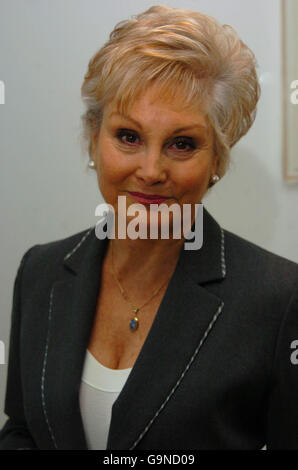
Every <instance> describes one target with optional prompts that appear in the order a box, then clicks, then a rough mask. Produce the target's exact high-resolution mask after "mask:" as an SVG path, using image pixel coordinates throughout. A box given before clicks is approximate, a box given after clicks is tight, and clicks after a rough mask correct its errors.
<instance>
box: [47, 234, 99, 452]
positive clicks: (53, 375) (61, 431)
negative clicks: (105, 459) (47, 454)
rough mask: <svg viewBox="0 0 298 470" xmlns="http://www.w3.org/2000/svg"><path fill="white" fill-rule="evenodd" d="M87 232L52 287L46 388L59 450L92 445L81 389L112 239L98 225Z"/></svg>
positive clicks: (49, 419) (53, 437) (54, 440)
mask: <svg viewBox="0 0 298 470" xmlns="http://www.w3.org/2000/svg"><path fill="white" fill-rule="evenodd" d="M86 235H87V236H86V239H85V240H84V241H83V242H82V240H81V244H79V245H78V246H77V247H75V248H74V250H72V252H70V253H69V254H67V255H66V257H65V258H64V264H65V268H64V272H63V276H62V280H61V279H60V280H57V281H56V282H55V284H54V285H53V288H52V302H51V306H52V308H51V310H52V311H51V316H50V318H49V334H48V336H49V343H48V351H47V363H46V367H45V383H44V389H45V396H46V397H48V399H47V400H45V411H46V412H45V418H46V421H47V423H48V427H49V432H50V435H51V440H52V444H53V446H54V447H55V448H57V449H87V442H86V437H85V433H84V429H83V423H82V417H81V413H80V406H79V389H80V384H81V376H82V372H83V366H84V359H85V354H86V349H87V347H88V343H89V338H90V334H91V329H92V325H93V320H94V315H95V310H96V302H97V295H98V289H99V287H100V273H101V263H102V259H103V256H104V252H105V249H106V246H107V241H108V240H98V239H97V238H96V237H95V234H94V228H92V229H91V230H90V231H89V232H88V234H86Z"/></svg>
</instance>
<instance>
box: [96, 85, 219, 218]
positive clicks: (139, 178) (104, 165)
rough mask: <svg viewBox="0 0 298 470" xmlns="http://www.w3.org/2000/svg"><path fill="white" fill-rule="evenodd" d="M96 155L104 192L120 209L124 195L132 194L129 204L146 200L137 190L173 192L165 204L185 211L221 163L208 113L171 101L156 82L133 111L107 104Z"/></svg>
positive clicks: (99, 182) (104, 195)
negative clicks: (122, 111) (124, 112)
mask: <svg viewBox="0 0 298 470" xmlns="http://www.w3.org/2000/svg"><path fill="white" fill-rule="evenodd" d="M91 155H92V158H93V160H94V161H95V164H96V171H97V177H98V184H99V188H100V190H101V193H102V196H103V198H104V200H105V201H106V202H107V203H109V204H111V205H112V206H113V207H114V209H115V213H116V214H117V200H118V196H126V209H127V208H128V206H130V205H131V204H133V203H144V202H143V200H142V199H140V198H139V197H137V196H134V195H132V194H131V192H137V193H143V194H145V195H151V196H152V195H160V196H163V197H167V198H168V199H166V200H165V201H164V203H165V204H167V205H168V206H170V205H171V204H173V203H176V204H179V206H180V207H181V214H182V208H183V205H184V204H191V205H192V207H193V208H194V205H195V204H198V203H200V202H201V200H202V198H203V196H204V194H205V193H206V191H207V189H208V184H209V181H210V178H211V176H212V175H213V174H215V173H216V166H217V159H216V157H215V155H214V154H213V139H212V136H211V133H208V129H207V120H206V119H205V116H204V114H203V112H201V111H199V110H197V109H196V110H195V109H187V110H186V109H183V108H182V107H181V106H179V105H178V103H177V102H175V101H173V102H172V103H170V104H169V103H166V102H165V101H164V100H163V99H162V98H161V97H159V95H158V93H154V88H152V87H151V88H148V90H147V91H146V93H145V94H144V95H143V96H142V97H141V98H140V99H138V100H137V101H135V102H134V104H133V106H132V107H131V109H130V112H129V116H128V115H125V116H124V115H120V114H119V113H118V111H117V109H116V107H115V105H114V104H113V102H111V103H109V104H108V105H106V106H105V109H104V112H103V119H102V123H101V127H100V130H99V131H98V132H97V133H94V134H93V137H92V154H91ZM152 203H154V201H152ZM145 207H146V211H148V209H149V207H150V206H149V205H146V204H145ZM146 211H145V212H146ZM145 215H146V214H145ZM128 220H129V217H128ZM148 220H149V217H148ZM148 220H147V215H146V221H147V222H148Z"/></svg>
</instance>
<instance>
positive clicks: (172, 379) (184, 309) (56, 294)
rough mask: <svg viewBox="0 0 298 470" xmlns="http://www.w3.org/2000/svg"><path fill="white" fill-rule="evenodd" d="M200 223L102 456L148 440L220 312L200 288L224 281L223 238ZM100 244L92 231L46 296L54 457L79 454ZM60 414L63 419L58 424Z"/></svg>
mask: <svg viewBox="0 0 298 470" xmlns="http://www.w3.org/2000/svg"><path fill="white" fill-rule="evenodd" d="M203 222H204V231H203V237H204V238H203V246H202V248H201V249H200V250H193V251H192V250H189V251H186V250H182V251H181V255H180V258H179V261H178V263H177V265H176V268H175V271H174V274H173V276H172V278H171V280H170V283H169V285H168V288H167V290H166V293H165V295H164V298H163V300H162V302H161V304H160V307H159V309H158V311H157V314H156V316H155V319H154V322H153V325H152V327H151V329H150V331H149V334H148V336H147V338H146V340H145V343H144V345H143V347H142V349H141V351H140V354H139V356H138V358H137V360H136V362H135V364H134V367H133V368H132V370H131V372H130V375H129V376H128V379H127V381H126V382H125V385H124V387H123V389H122V390H121V392H120V394H119V396H118V398H117V400H116V401H115V402H114V404H113V407H112V416H111V424H110V431H109V436H108V443H107V449H115V450H116V449H121V450H123V449H134V448H135V447H137V446H139V445H140V444H141V443H142V440H143V439H144V438H146V435H147V433H148V432H149V436H150V428H151V425H152V424H153V422H154V421H155V420H156V419H158V418H159V415H160V413H162V410H163V408H164V407H165V406H166V404H167V403H168V400H169V398H170V397H172V395H174V394H175V391H176V389H177V388H178V387H179V385H180V383H181V382H182V380H183V377H184V375H185V373H186V372H187V371H188V369H189V368H190V366H191V363H192V362H193V361H194V360H195V359H196V358H197V356H198V354H199V352H200V350H201V348H202V347H203V346H204V343H205V342H206V340H207V337H208V334H209V332H210V330H211V328H213V327H214V325H215V322H216V320H217V318H218V316H219V314H220V313H221V311H222V308H223V302H222V300H221V299H220V298H218V297H217V296H215V295H214V294H212V293H211V292H209V291H208V290H207V289H205V288H204V287H203V286H202V284H206V283H208V282H212V281H217V280H220V279H223V278H224V277H225V274H226V273H225V260H224V239H223V230H222V229H221V228H220V226H219V225H218V224H217V222H216V221H215V220H214V219H213V217H211V215H210V214H209V213H208V212H207V210H206V209H205V208H204V215H203ZM108 242H109V240H108V239H106V240H99V239H97V238H96V235H95V232H94V228H92V229H90V230H89V231H88V232H86V233H85V235H84V237H82V239H81V240H80V242H79V243H78V244H77V245H76V246H75V247H74V248H73V249H72V250H71V252H70V253H68V254H67V255H66V256H65V258H64V265H65V267H66V268H67V269H66V270H65V276H64V277H63V279H62V280H61V279H59V280H57V282H56V283H55V284H54V286H53V288H52V292H51V296H52V299H51V315H49V325H48V331H49V347H48V351H47V364H46V367H45V374H44V377H43V379H44V389H45V396H47V397H48V401H47V402H45V403H44V414H45V416H46V417H47V425H48V428H49V432H50V435H51V441H52V445H53V447H55V448H58V449H59V448H60V449H62V448H64V449H86V448H87V442H86V436H85V434H84V430H83V423H82V417H81V413H80V405H79V388H80V383H81V375H82V371H83V365H84V359H85V354H86V348H87V347H88V343H89V338H90V335H91V330H92V326H93V319H94V314H95V310H96V302H97V296H98V289H99V286H100V272H101V264H102V261H103V256H104V254H105V250H106V248H107V246H108ZM73 274H75V276H74V275H73ZM57 364H59V367H57ZM61 371H63V383H61V374H62V372H61ZM148 381H149V385H150V386H149V387H148ZM53 388H54V389H55V394H54V393H52V392H53ZM47 389H48V390H47ZM54 397H55V398H54ZM60 404H61V405H60ZM65 404H67V405H65ZM62 405H63V407H62ZM65 413H66V414H67V419H65V420H63V421H62V420H61V416H65Z"/></svg>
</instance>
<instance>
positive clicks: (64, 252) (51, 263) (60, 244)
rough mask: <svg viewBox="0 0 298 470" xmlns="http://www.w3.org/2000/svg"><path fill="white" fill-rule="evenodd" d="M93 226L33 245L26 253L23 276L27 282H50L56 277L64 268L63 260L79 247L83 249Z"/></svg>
mask: <svg viewBox="0 0 298 470" xmlns="http://www.w3.org/2000/svg"><path fill="white" fill-rule="evenodd" d="M91 232H94V227H91V228H90V227H89V228H88V229H85V230H83V231H81V232H78V233H75V234H73V235H71V236H69V237H66V238H62V239H59V240H54V241H51V242H47V243H41V244H37V245H34V246H33V247H32V248H30V249H29V250H28V251H27V252H26V253H25V256H26V259H25V266H24V273H23V277H24V278H25V280H27V281H28V282H29V283H30V281H32V280H33V279H35V280H36V279H44V280H46V279H48V281H49V282H50V283H52V282H53V281H54V280H55V279H57V274H59V271H60V270H62V272H63V269H64V268H65V263H64V261H65V260H66V259H67V258H68V257H70V256H71V255H72V254H74V253H75V252H76V250H78V249H79V248H81V249H82V250H83V251H84V250H85V248H87V246H86V247H84V242H85V241H86V240H87V239H88V237H89V235H91Z"/></svg>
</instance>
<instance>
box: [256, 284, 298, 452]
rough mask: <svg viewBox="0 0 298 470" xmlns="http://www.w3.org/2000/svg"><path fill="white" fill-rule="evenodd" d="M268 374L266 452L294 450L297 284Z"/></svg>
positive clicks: (297, 432) (297, 425) (297, 444)
mask: <svg viewBox="0 0 298 470" xmlns="http://www.w3.org/2000/svg"><path fill="white" fill-rule="evenodd" d="M297 279H298V278H297ZM264 334H266V332H264ZM272 372H273V374H272V386H271V390H270V395H269V401H268V408H267V421H266V426H267V429H266V434H267V443H266V444H267V449H268V450H271V449H272V450H294V449H295V450H298V280H297V282H296V289H295V290H294V292H293V295H292V297H291V299H290V302H289V304H288V308H287V310H286V312H285V315H284V317H283V319H282V322H281V325H280V329H279V334H278V337H277V343H276V350H275V358H274V364H273V370H272Z"/></svg>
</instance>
